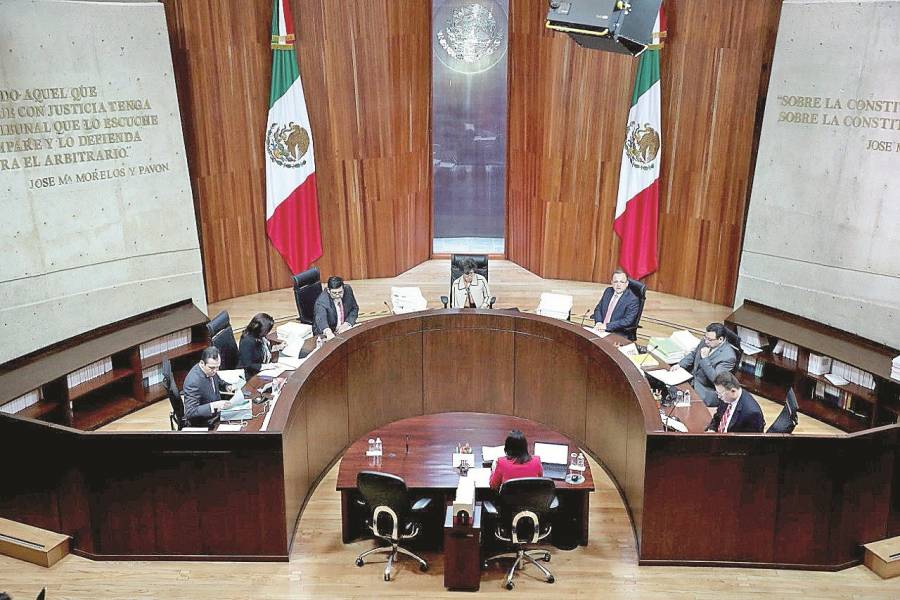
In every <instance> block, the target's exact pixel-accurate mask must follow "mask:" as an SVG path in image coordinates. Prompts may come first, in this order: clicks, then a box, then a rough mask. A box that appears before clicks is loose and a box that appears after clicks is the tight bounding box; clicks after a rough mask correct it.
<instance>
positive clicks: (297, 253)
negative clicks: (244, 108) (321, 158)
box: [265, 0, 322, 273]
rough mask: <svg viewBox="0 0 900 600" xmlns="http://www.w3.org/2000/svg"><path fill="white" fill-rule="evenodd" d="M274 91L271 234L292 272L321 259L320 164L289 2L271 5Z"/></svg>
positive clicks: (269, 156)
mask: <svg viewBox="0 0 900 600" xmlns="http://www.w3.org/2000/svg"><path fill="white" fill-rule="evenodd" d="M272 50H273V52H272V88H271V93H270V96H269V121H268V124H267V125H266V140H265V152H266V233H268V235H269V239H270V240H271V241H272V245H273V246H275V248H276V249H277V250H278V252H279V253H281V256H282V257H284V260H285V262H286V263H287V264H288V266H289V267H290V268H291V271H292V272H294V273H298V272H300V271H303V270H304V269H307V268H308V267H309V265H310V263H312V262H313V261H314V260H316V259H317V258H319V257H320V256H322V237H321V234H320V233H319V205H318V201H317V198H316V161H315V153H314V152H313V141H312V132H311V131H310V127H309V115H308V114H307V112H306V98H305V97H304V95H303V84H302V83H301V82H300V72H299V70H298V68H297V55H296V53H295V51H294V22H293V20H292V19H291V12H290V7H289V1H288V0H274V5H273V7H272Z"/></svg>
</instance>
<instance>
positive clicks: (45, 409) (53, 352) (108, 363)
mask: <svg viewBox="0 0 900 600" xmlns="http://www.w3.org/2000/svg"><path fill="white" fill-rule="evenodd" d="M207 321H208V319H207V318H206V315H204V314H203V313H202V312H201V311H200V310H199V309H197V308H196V307H195V306H194V305H193V304H192V303H191V302H190V301H189V300H185V301H182V302H179V303H177V304H172V305H170V306H166V307H162V308H160V309H157V310H154V311H150V312H148V313H144V314H141V315H137V316H135V317H132V318H130V319H126V320H124V321H120V322H117V323H113V324H110V325H108V326H105V327H102V328H100V329H97V330H94V331H91V332H87V333H84V334H82V335H79V336H76V337H74V338H71V339H68V340H64V341H62V342H59V343H57V344H54V345H53V346H50V347H48V348H44V349H42V350H39V351H37V352H34V353H32V354H29V355H27V356H23V357H20V358H17V359H15V360H13V361H10V362H8V363H6V364H4V365H0V409H3V407H7V410H4V411H3V412H8V413H11V414H14V415H16V416H18V417H24V418H28V419H36V420H39V421H45V422H50V423H56V424H59V425H67V426H69V427H74V428H76V429H82V430H92V429H97V428H98V427H102V426H103V425H106V424H108V423H110V422H112V421H115V420H116V419H118V418H120V417H122V416H124V415H126V414H128V413H130V412H133V411H135V410H139V409H141V408H143V407H145V406H148V405H150V404H152V403H154V402H157V401H159V400H163V399H165V398H166V393H165V389H164V388H163V385H162V383H161V382H160V381H155V380H154V381H152V382H151V381H150V378H149V377H148V374H149V373H151V372H155V373H156V375H157V376H156V379H159V376H158V375H159V373H158V370H159V369H158V368H159V365H160V364H161V363H162V361H163V359H165V358H168V359H169V360H170V361H171V363H172V370H173V372H174V373H175V379H176V382H177V383H178V384H179V385H181V384H182V382H183V381H184V378H185V376H186V375H187V372H188V370H190V368H191V367H192V366H193V365H194V363H195V362H197V360H199V357H200V353H201V352H202V351H203V349H204V348H205V347H206V346H207V343H208V342H207V340H208V334H207V331H206V322H207ZM148 346H149V347H150V348H152V351H153V352H154V353H153V354H152V355H149V356H145V357H143V358H142V353H143V354H146V348H147V347H148ZM142 347H143V349H144V350H143V352H142ZM154 370H155V371H154ZM11 409H12V410H11Z"/></svg>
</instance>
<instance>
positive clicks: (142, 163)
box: [0, 0, 206, 363]
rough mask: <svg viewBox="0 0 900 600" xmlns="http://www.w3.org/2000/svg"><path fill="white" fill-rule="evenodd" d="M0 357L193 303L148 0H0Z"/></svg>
mask: <svg viewBox="0 0 900 600" xmlns="http://www.w3.org/2000/svg"><path fill="white" fill-rule="evenodd" d="M0 14H2V15H3V17H2V18H0V255H2V257H3V259H2V261H0V340H2V343H0V363H2V362H4V361H6V360H8V359H10V358H13V357H16V356H20V355H22V354H26V353H28V352H31V351H33V350H36V349H39V348H42V347H45V346H47V345H48V344H51V343H53V342H56V341H58V340H61V339H65V338H68V337H71V336H73V335H76V334H79V333H82V332H84V331H87V330H90V329H93V328H96V327H98V326H100V325H104V324H108V323H110V322H114V321H117V320H120V319H123V318H127V317H129V316H133V315H135V314H139V313H141V312H145V311H147V310H151V309H153V308H157V307H159V306H163V305H166V304H170V303H172V302H175V301H178V300H181V299H184V298H193V301H194V303H195V304H196V305H197V306H198V307H200V308H201V309H202V310H204V311H205V310H206V293H205V289H204V285H203V276H202V267H201V261H200V248H199V243H198V239H197V227H196V220H195V217H194V206H193V200H192V196H191V189H190V181H189V178H188V170H187V161H186V159H185V150H184V139H183V137H182V131H181V118H180V115H179V110H178V101H177V97H176V93H175V81H174V75H173V70H172V58H171V53H170V49H169V39H168V33H167V30H166V21H165V13H164V9H163V6H162V4H159V3H156V2H119V3H110V2H76V1H51V0H30V1H27V2H24V1H22V0H0Z"/></svg>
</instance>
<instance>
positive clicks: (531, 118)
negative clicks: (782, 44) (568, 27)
mask: <svg viewBox="0 0 900 600" xmlns="http://www.w3.org/2000/svg"><path fill="white" fill-rule="evenodd" d="M546 10H547V8H546V5H545V4H543V3H539V2H525V1H524V0H522V1H516V0H513V1H512V2H511V3H510V44H509V48H510V61H509V69H510V75H509V145H508V164H507V173H508V179H507V187H508V190H507V205H508V210H507V227H506V230H507V232H508V233H507V237H508V239H507V249H508V250H507V256H508V258H510V259H511V260H513V261H515V262H517V263H519V264H521V265H522V266H523V267H525V268H527V269H528V270H530V271H532V272H534V273H536V274H538V275H541V276H542V277H546V278H554V279H577V280H583V281H602V282H605V281H607V280H608V278H609V274H610V273H611V271H612V269H613V268H614V267H615V265H616V263H617V262H618V251H619V241H618V238H617V237H616V236H615V234H614V233H613V231H612V222H613V217H614V213H615V204H616V192H617V187H618V174H619V166H620V163H621V153H622V144H623V141H624V132H625V121H626V117H627V114H628V108H629V103H630V99H631V91H632V85H633V81H634V73H635V69H636V67H637V61H635V60H633V59H631V58H629V57H627V56H623V55H616V54H610V53H605V52H597V51H593V50H588V49H585V48H581V47H579V46H578V45H577V44H575V42H573V41H572V40H571V39H569V38H568V36H566V35H564V34H561V33H555V32H550V31H548V30H546V29H545V28H544V27H543V22H544V18H543V17H544V16H545V14H546ZM666 10H667V14H668V17H669V24H668V39H667V42H666V46H665V48H664V49H663V50H662V53H661V79H662V81H661V85H662V121H663V158H662V173H661V179H660V183H661V188H660V189H661V198H660V217H659V253H660V267H659V271H658V272H657V273H656V274H654V275H651V276H650V277H649V278H648V279H647V284H648V285H649V286H650V288H651V289H656V290H659V291H664V292H669V293H674V294H678V295H681V296H686V297H691V298H697V299H701V300H706V301H710V302H717V303H720V304H730V303H731V302H732V301H733V298H734V291H735V286H736V283H737V269H738V261H739V258H740V248H741V240H742V236H743V226H744V220H745V213H746V205H747V200H748V198H749V190H750V178H751V177H752V169H753V165H754V163H753V159H754V156H755V148H756V144H757V141H758V135H759V133H758V122H759V120H760V119H761V114H762V112H761V106H762V101H763V100H764V98H765V92H766V89H767V85H768V73H769V65H770V63H771V58H772V54H773V52H774V46H775V34H776V31H777V25H778V17H779V14H780V10H781V3H780V2H777V1H764V2H761V1H759V0H712V1H701V0H666Z"/></svg>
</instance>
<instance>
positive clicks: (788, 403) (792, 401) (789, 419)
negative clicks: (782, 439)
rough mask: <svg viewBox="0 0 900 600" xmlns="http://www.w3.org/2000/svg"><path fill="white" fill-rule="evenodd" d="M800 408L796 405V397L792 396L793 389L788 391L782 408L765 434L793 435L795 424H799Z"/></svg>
mask: <svg viewBox="0 0 900 600" xmlns="http://www.w3.org/2000/svg"><path fill="white" fill-rule="evenodd" d="M799 410H800V407H799V405H798V404H797V396H796V395H794V388H791V389H789V390H788V393H787V397H786V398H785V399H784V408H782V409H781V413H780V414H779V415H778V418H777V419H775V422H774V423H772V426H771V427H769V429H768V430H767V431H766V433H793V432H794V428H795V427H797V423H799V422H800V414H799V412H798V411H799Z"/></svg>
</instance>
